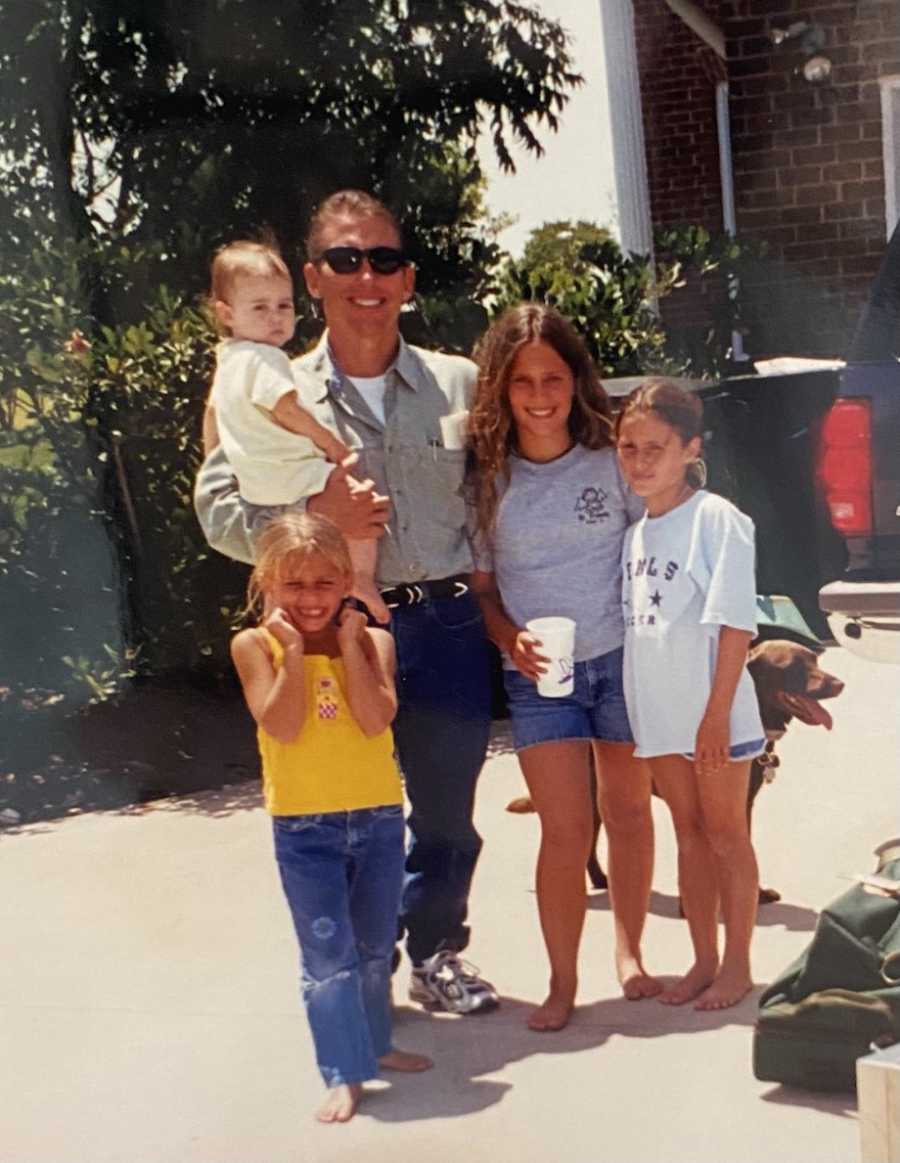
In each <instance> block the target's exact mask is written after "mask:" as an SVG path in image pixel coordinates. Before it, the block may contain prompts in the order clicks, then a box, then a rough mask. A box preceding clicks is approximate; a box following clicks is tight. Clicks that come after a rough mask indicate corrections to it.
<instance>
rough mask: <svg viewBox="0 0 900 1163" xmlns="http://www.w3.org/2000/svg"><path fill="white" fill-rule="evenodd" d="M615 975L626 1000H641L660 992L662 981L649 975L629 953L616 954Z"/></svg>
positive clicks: (638, 960) (637, 959)
mask: <svg viewBox="0 0 900 1163" xmlns="http://www.w3.org/2000/svg"><path fill="white" fill-rule="evenodd" d="M616 976H617V977H618V979H619V985H621V987H622V993H623V995H624V997H625V999H626V1000H627V1001H641V1000H642V999H643V998H645V997H656V995H657V994H659V993H662V990H663V983H662V982H661V981H658V980H657V979H656V978H655V977H651V976H650V974H649V973H647V971H646V970H645V969H644V967H643V965H642V964H641V962H640V959H639V958H637V957H632V956H631V954H629V953H623V954H621V955H619V954H617V955H616Z"/></svg>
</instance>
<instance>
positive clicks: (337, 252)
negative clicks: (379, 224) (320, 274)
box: [316, 246, 409, 275]
mask: <svg viewBox="0 0 900 1163" xmlns="http://www.w3.org/2000/svg"><path fill="white" fill-rule="evenodd" d="M363 259H368V262H369V266H370V267H371V268H372V270H373V271H374V272H375V274H376V275H395V274H396V273H397V271H399V270H400V268H401V267H405V266H406V265H407V264H408V263H409V259H408V258H407V257H406V255H405V254H404V253H403V251H402V250H397V248H396V247H393V246H372V247H370V248H369V249H368V250H362V249H361V248H360V247H358V246H330V247H329V248H328V250H324V251H322V253H321V254H320V255H319V257H318V258H317V259H316V262H323V261H324V262H327V263H328V265H329V266H330V267H331V269H332V270H333V271H334V273H335V274H336V275H352V274H355V273H356V272H357V271H358V270H359V268H360V267H361V266H362V263H363Z"/></svg>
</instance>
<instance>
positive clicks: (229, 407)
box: [210, 339, 334, 505]
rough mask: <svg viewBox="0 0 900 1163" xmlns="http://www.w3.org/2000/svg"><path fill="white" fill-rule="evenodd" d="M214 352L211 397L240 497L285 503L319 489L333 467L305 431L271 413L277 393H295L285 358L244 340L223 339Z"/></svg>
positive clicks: (274, 350)
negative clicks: (283, 423) (290, 427)
mask: <svg viewBox="0 0 900 1163" xmlns="http://www.w3.org/2000/svg"><path fill="white" fill-rule="evenodd" d="M216 357H217V360H216V374H215V378H214V379H213V386H212V392H211V395H210V402H211V403H212V404H213V405H214V406H215V409H216V423H217V426H218V429H219V438H220V439H221V441H222V448H223V449H224V452H225V455H226V456H227V457H228V463H229V464H230V465H231V467H232V469H233V470H234V475H235V476H236V477H237V480H238V489H239V491H240V494H241V497H243V499H244V500H245V501H249V502H250V504H252V505H290V504H293V503H294V502H295V501H297V500H299V499H300V498H301V497H307V496H311V495H312V494H314V493H320V492H321V491H322V489H323V488H324V487H325V482H326V481H327V479H328V475H329V473H330V472H331V470H332V468H333V467H334V466H333V465H330V464H329V463H328V461H327V460H326V459H325V457H324V456H323V454H322V453H321V452H320V451H319V449H318V448H317V447H316V446H315V444H313V442H312V441H311V440H309V439H308V438H307V437H306V436H300V435H299V434H298V433H296V432H289V431H288V430H287V429H286V428H282V427H281V425H280V424H276V423H275V421H274V420H273V419H272V416H271V415H270V413H271V411H272V409H273V408H274V407H275V405H276V404H277V403H278V401H279V400H280V399H281V397H282V396H284V395H285V394H286V393H287V392H296V385H295V382H294V374H293V370H292V368H291V361H290V360H289V359H288V357H287V356H286V355H285V354H284V352H283V351H282V350H281V349H280V348H278V347H273V346H272V345H271V344H268V343H251V342H250V340H247V339H227V340H225V341H224V342H223V343H220V344H219V346H218V348H217V350H216Z"/></svg>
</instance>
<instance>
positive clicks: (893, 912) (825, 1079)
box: [753, 860, 900, 1090]
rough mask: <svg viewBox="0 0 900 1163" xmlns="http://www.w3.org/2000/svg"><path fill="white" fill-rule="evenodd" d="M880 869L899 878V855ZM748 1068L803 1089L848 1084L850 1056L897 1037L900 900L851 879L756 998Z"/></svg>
mask: <svg viewBox="0 0 900 1163" xmlns="http://www.w3.org/2000/svg"><path fill="white" fill-rule="evenodd" d="M881 871H882V875H884V876H887V877H889V878H891V879H893V880H900V860H894V861H891V862H889V863H888V864H887V865H886V866H885V867H884V868H883V869H882V870H881ZM759 1005H760V1009H759V1017H758V1019H757V1022H756V1030H755V1033H754V1038H753V1073H754V1074H755V1076H756V1077H757V1078H758V1079H760V1081H762V1082H782V1083H786V1084H787V1085H789V1086H800V1087H805V1088H806V1089H809V1090H853V1089H854V1087H855V1085H856V1060H857V1058H859V1057H861V1056H862V1055H864V1054H868V1053H869V1051H870V1049H871V1048H872V1047H873V1046H886V1045H890V1044H891V1043H892V1042H895V1041H900V900H898V899H897V898H895V897H888V896H881V895H878V894H874V893H871V892H867V891H866V890H865V889H864V888H863V887H862V885H854V886H853V888H851V889H849V890H848V891H847V892H845V893H844V894H843V896H840V897H838V899H837V900H836V901H833V902H832V903H831V904H830V905H828V907H827V908H825V909H824V910H823V911H822V912H821V914H820V915H819V919H818V922H817V924H816V930H815V933H814V934H813V939H812V941H811V942H810V944H809V946H808V947H807V948H806V950H805V951H804V952H803V953H802V954H801V955H800V957H798V958H797V960H796V961H795V962H794V963H793V964H792V965H790V966H788V968H787V969H786V970H785V971H784V973H783V974H782V975H781V976H780V977H779V978H778V980H777V981H774V982H773V983H772V984H771V985H770V986H769V988H768V989H767V990H766V991H765V992H764V993H763V995H762V997H761V998H760V1003H759Z"/></svg>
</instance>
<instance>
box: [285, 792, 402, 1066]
mask: <svg viewBox="0 0 900 1163" xmlns="http://www.w3.org/2000/svg"><path fill="white" fill-rule="evenodd" d="M272 823H273V830H274V833H275V858H276V860H277V861H278V871H279V873H280V875H281V883H282V886H283V887H284V893H285V896H286V897H287V902H288V905H289V907H290V910H291V916H292V918H293V921H294V928H295V930H296V932H297V939H298V941H299V942H300V974H301V982H302V993H303V1002H304V1005H305V1006H306V1013H307V1017H308V1019H309V1024H310V1028H311V1030H312V1036H313V1043H314V1045H315V1050H316V1062H317V1064H318V1067H319V1071H320V1072H321V1074H322V1078H323V1079H324V1081H325V1085H326V1086H329V1087H332V1086H340V1085H341V1084H342V1083H353V1082H364V1081H365V1080H366V1079H367V1078H374V1076H375V1074H376V1073H377V1071H378V1065H377V1060H378V1059H379V1058H380V1057H381V1056H382V1055H384V1054H387V1053H388V1051H389V1050H390V1049H391V992H390V990H391V986H390V982H391V955H392V953H393V949H394V941H395V938H396V936H397V912H398V909H399V906H400V893H401V891H402V886H403V859H404V857H403V808H402V806H401V805H400V804H391V805H388V806H386V807H380V808H361V809H359V810H357V811H352V812H326V813H323V814H322V815H309V816H275V817H274V818H273V821H272Z"/></svg>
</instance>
